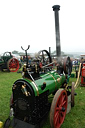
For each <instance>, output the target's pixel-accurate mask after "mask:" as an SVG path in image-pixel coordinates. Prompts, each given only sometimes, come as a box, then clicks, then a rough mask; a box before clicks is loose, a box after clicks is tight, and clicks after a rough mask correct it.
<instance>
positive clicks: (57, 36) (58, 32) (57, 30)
mask: <svg viewBox="0 0 85 128" xmlns="http://www.w3.org/2000/svg"><path fill="white" fill-rule="evenodd" d="M52 8H53V11H54V14H55V32H56V56H57V57H60V56H61V47H60V31H59V13H58V11H59V10H60V6H59V5H54V6H53V7H52Z"/></svg>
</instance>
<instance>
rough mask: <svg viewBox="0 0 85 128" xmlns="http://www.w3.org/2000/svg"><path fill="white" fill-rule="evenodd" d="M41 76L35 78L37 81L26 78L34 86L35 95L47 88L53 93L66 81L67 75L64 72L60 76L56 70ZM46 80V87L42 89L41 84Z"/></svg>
mask: <svg viewBox="0 0 85 128" xmlns="http://www.w3.org/2000/svg"><path fill="white" fill-rule="evenodd" d="M40 77H41V78H40V79H38V80H35V82H33V81H31V80H29V79H24V80H26V81H27V82H28V83H29V84H30V85H31V86H32V87H33V90H34V92H35V96H38V95H40V94H41V93H43V92H45V91H47V90H49V94H51V93H53V92H54V91H55V90H57V89H59V88H60V87H61V85H62V84H63V83H64V81H65V75H64V74H63V75H62V76H60V75H59V74H58V73H57V72H56V71H50V72H48V73H46V74H43V75H41V76H40ZM44 82H45V83H46V87H45V89H44V90H42V89H41V86H42V85H43V83H44Z"/></svg>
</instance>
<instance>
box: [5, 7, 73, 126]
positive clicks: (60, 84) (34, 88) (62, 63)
mask: <svg viewBox="0 0 85 128" xmlns="http://www.w3.org/2000/svg"><path fill="white" fill-rule="evenodd" d="M59 8H60V6H54V7H53V11H56V16H57V17H56V18H58V15H57V14H58V10H59ZM57 24H58V22H57ZM58 29H59V28H58V25H57V26H56V31H57V32H56V33H57V34H59V33H58V32H59V31H58ZM56 41H57V42H58V41H59V36H56ZM22 49H23V48H22ZM28 49H29V46H28ZM28 49H26V50H25V52H26V57H27V50H28ZM56 49H57V57H58V60H57V64H56V65H55V66H54V62H53V61H52V58H51V56H50V54H49V52H48V51H47V50H42V51H40V52H39V53H38V56H37V59H34V60H33V61H32V63H31V64H29V63H28V57H27V63H26V64H24V66H23V70H22V78H21V79H18V80H16V81H15V82H14V84H13V86H12V96H11V101H10V116H9V118H8V119H7V120H6V122H5V125H4V128H8V127H9V126H10V125H11V127H12V128H41V124H42V123H41V122H42V120H44V119H45V117H46V115H47V114H48V112H49V111H50V126H51V128H60V126H61V125H62V123H63V121H64V119H65V116H66V112H67V107H68V97H69V95H71V102H70V103H71V106H72V107H73V106H74V84H72V86H68V84H67V78H68V74H67V71H68V70H69V66H68V65H67V64H66V59H65V60H62V58H61V56H60V54H61V53H60V46H59V42H58V45H57V44H56ZM23 50H24V49H23ZM11 116H12V117H13V119H12V120H11V123H10V117H11ZM7 126H8V127H7Z"/></svg>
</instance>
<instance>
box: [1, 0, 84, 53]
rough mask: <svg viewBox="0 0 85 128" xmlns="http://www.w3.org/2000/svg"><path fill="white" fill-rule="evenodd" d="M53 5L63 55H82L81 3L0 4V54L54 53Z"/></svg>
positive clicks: (32, 0) (34, 0) (9, 0)
mask: <svg viewBox="0 0 85 128" xmlns="http://www.w3.org/2000/svg"><path fill="white" fill-rule="evenodd" d="M53 5H60V6H61V8H60V11H59V22H60V40H61V49H62V51H63V52H85V0H2V1H0V53H3V52H5V51H13V50H17V51H22V50H21V46H23V47H24V49H26V48H27V46H28V45H30V49H29V52H38V51H39V50H43V49H47V50H48V49H49V47H51V51H54V50H55V47H56V41H55V22H54V12H53V10H52V6H53Z"/></svg>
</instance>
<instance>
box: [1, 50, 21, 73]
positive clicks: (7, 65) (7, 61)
mask: <svg viewBox="0 0 85 128" xmlns="http://www.w3.org/2000/svg"><path fill="white" fill-rule="evenodd" d="M19 65H20V66H21V63H20V61H18V59H17V58H16V57H13V55H12V54H11V52H5V53H4V54H3V55H2V56H1V58H0V69H1V70H2V71H4V69H6V70H8V71H11V72H16V71H17V70H18V69H19Z"/></svg>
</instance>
